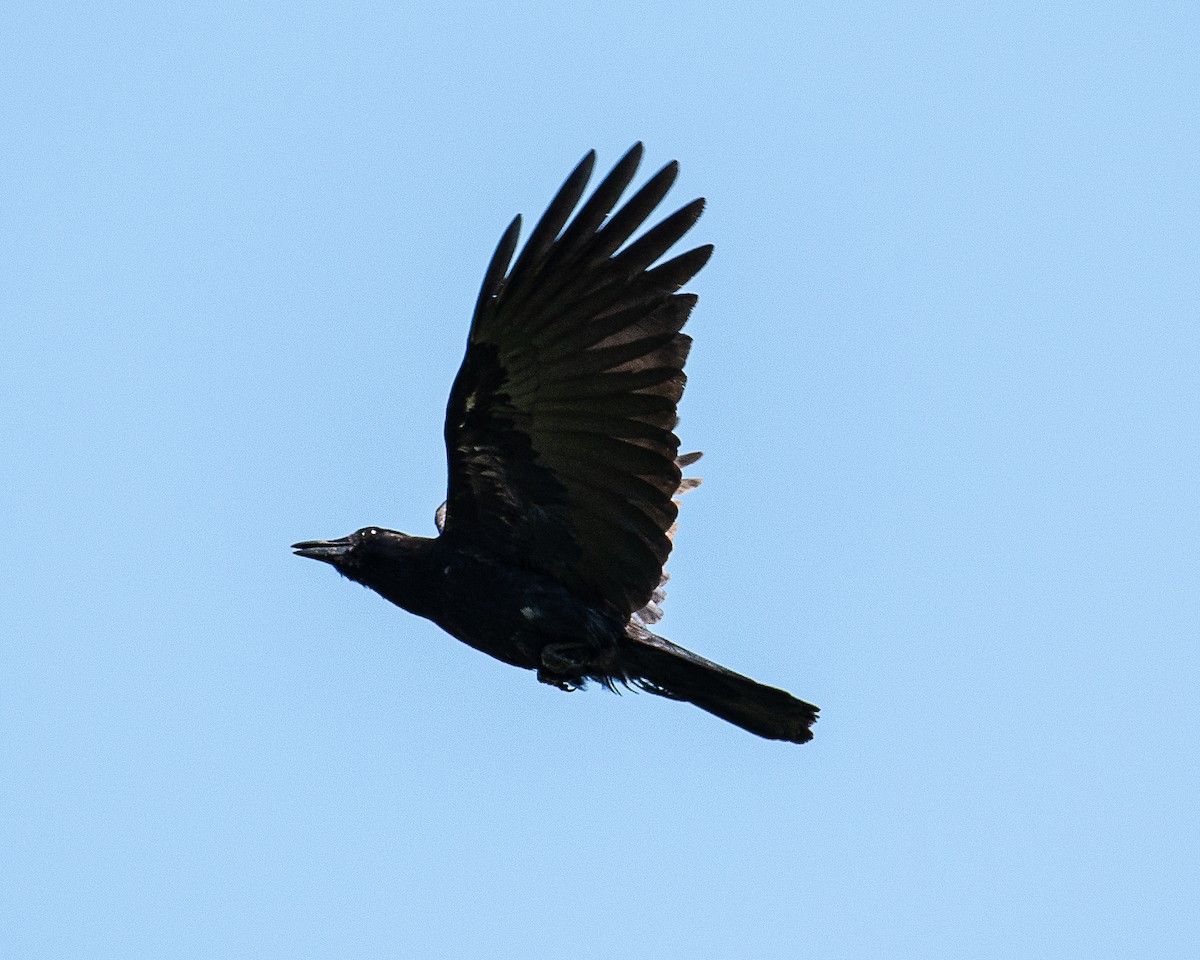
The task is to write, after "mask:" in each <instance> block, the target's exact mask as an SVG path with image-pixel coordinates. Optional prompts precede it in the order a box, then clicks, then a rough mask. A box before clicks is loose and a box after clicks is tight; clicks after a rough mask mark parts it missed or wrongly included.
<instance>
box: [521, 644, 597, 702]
mask: <svg viewBox="0 0 1200 960" xmlns="http://www.w3.org/2000/svg"><path fill="white" fill-rule="evenodd" d="M615 653H616V650H615V649H614V648H611V647H606V646H602V645H600V644H597V643H592V642H588V641H584V642H582V643H580V642H574V643H548V644H546V646H544V647H542V653H541V661H542V666H541V667H540V668H539V670H538V679H539V680H540V681H541V682H542V683H548V684H550V685H551V686H555V687H558V689H560V690H568V691H570V690H578V689H579V688H580V687H582V686H583V683H584V678H585V677H588V676H592V677H601V678H603V677H606V676H607V675H608V674H609V672H610V667H611V666H612V663H613V659H614V655H615Z"/></svg>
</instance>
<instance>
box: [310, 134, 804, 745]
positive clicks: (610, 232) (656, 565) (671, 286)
mask: <svg viewBox="0 0 1200 960" xmlns="http://www.w3.org/2000/svg"><path fill="white" fill-rule="evenodd" d="M641 156H642V145H641V144H640V143H639V144H635V145H634V147H633V149H631V150H630V151H629V152H628V153H627V154H626V155H625V156H624V157H623V158H622V159H621V161H620V162H619V163H618V164H617V165H616V167H614V168H613V170H612V172H611V173H610V174H609V175H608V176H607V177H605V178H604V180H603V181H602V182H601V183H600V185H599V186H598V187H597V188H596V190H595V192H594V193H593V194H592V195H591V197H590V198H589V199H588V200H587V202H586V203H584V204H583V206H582V207H581V208H580V209H579V211H578V212H577V213H575V216H574V218H572V216H571V214H572V212H573V211H574V210H575V208H576V206H577V205H578V204H579V201H580V200H581V198H582V197H583V193H584V189H585V187H586V186H587V183H588V180H589V179H590V177H591V173H592V167H593V165H594V164H595V152H594V151H593V152H590V153H588V155H587V156H586V157H584V158H583V160H582V161H581V162H580V164H579V165H578V166H577V167H576V168H575V170H574V171H573V172H572V173H571V175H570V176H569V177H568V178H567V180H566V182H565V183H564V184H563V186H562V188H561V189H560V190H559V191H558V194H557V195H556V196H555V197H554V199H553V200H552V201H551V203H550V206H549V208H548V209H547V210H546V213H545V214H544V215H543V216H542V219H541V221H540V222H539V223H538V225H537V226H536V227H535V228H534V230H533V233H532V234H531V235H530V237H529V239H528V240H527V241H526V242H525V247H524V249H523V250H522V251H521V253H520V255H519V256H518V257H517V259H516V262H515V263H512V257H513V253H514V252H515V250H516V247H517V236H518V234H519V232H520V227H521V218H520V217H519V216H518V217H517V218H516V219H514V220H513V222H512V224H511V225H510V226H509V228H508V230H507V231H505V233H504V236H503V238H502V239H501V240H500V244H499V246H498V247H497V249H496V252H495V254H494V255H493V257H492V261H491V263H490V264H489V266H488V268H487V273H486V274H485V276H484V280H483V288H482V289H481V290H480V292H479V300H478V302H477V303H476V306H475V316H474V319H473V321H472V323H471V330H470V334H469V336H468V339H467V350H466V356H465V357H464V358H463V362H462V367H461V368H460V369H459V371H458V376H457V377H456V378H455V381H454V386H453V388H452V389H451V391H450V400H449V403H448V404H447V407H446V428H445V434H446V458H447V465H448V472H449V483H448V492H447V496H446V502H445V504H443V505H442V507H441V508H440V509H439V510H438V512H437V526H438V530H439V532H440V536H438V537H436V538H433V539H429V538H426V537H411V536H409V535H408V534H405V533H398V532H396V531H394V530H386V529H384V528H382V527H365V528H363V529H362V530H359V531H358V532H357V533H352V534H351V535H350V536H348V537H343V538H342V539H340V540H307V541H304V542H302V543H297V544H294V545H293V548H294V550H295V551H296V553H297V554H298V555H300V556H302V557H311V558H312V559H314V560H322V561H324V562H326V563H328V564H331V565H332V566H333V567H335V568H336V569H337V570H338V572H340V573H341V574H342V575H343V576H346V577H349V578H350V579H351V580H356V581H358V582H359V583H361V584H363V585H364V586H367V587H370V588H371V589H372V590H374V591H376V592H377V593H379V594H381V595H382V596H384V597H385V598H387V599H388V600H390V601H391V602H392V603H394V604H396V605H397V606H400V607H403V608H404V609H405V610H408V611H411V612H412V613H415V614H417V615H418V616H421V617H426V618H428V619H430V620H432V621H433V622H434V623H436V624H437V625H438V626H440V627H441V628H442V629H443V630H445V631H447V632H448V633H450V634H451V635H452V636H455V637H457V638H458V639H459V640H461V641H463V642H464V643H467V644H469V645H470V646H472V647H474V648H475V649H477V650H481V651H483V652H484V653H487V654H490V655H491V656H493V657H495V658H496V659H498V660H503V661H504V662H505V663H511V664H513V665H514V666H518V667H524V668H526V669H529V670H536V671H537V676H538V679H539V680H541V681H542V682H543V683H548V684H552V685H553V686H556V687H558V688H560V689H562V690H575V689H577V688H579V687H582V686H583V685H584V684H585V683H586V682H587V681H588V680H595V681H598V682H599V683H601V684H603V685H604V686H606V687H608V688H610V689H615V687H616V685H617V684H622V685H626V686H633V687H636V688H639V689H642V690H646V691H649V692H650V693H654V694H658V695H659V696H663V697H669V698H670V699H673V700H686V701H688V702H690V703H694V704H695V705H696V706H698V707H700V708H701V709H702V710H707V711H708V712H709V713H712V714H715V715H716V716H718V717H721V718H722V719H724V720H728V721H729V722H730V723H733V724H736V725H737V726H739V727H742V728H743V729H745V730H749V731H750V732H751V733H755V734H758V735H759V736H760V737H767V738H770V739H775V740H790V741H792V742H794V743H804V742H805V741H807V740H809V739H811V738H812V733H811V732H810V730H809V727H810V726H811V725H812V724H813V722H814V721H815V720H816V718H817V708H816V707H814V706H812V705H811V704H808V703H805V702H804V701H802V700H798V699H796V698H795V697H793V696H792V695H791V694H789V693H786V692H784V691H783V690H778V689H776V688H774V687H768V686H764V685H762V684H759V683H756V682H755V681H753V680H750V679H748V678H747V677H743V676H741V675H740V674H737V673H734V672H733V671H732V670H727V669H726V668H725V667H722V666H720V665H718V664H716V663H712V662H710V661H708V660H705V659H704V658H703V657H699V656H697V655H696V654H694V653H692V652H690V651H688V650H685V649H683V648H682V647H677V646H676V645H675V644H673V643H671V642H669V641H667V640H664V639H663V638H662V637H658V636H655V635H654V634H653V633H651V632H650V630H649V629H648V628H649V626H650V625H652V624H654V623H655V622H657V621H658V619H659V618H660V617H661V616H662V614H661V611H660V610H659V607H658V604H659V602H660V601H661V600H662V598H663V596H664V591H663V584H664V583H665V582H666V580H667V574H666V573H665V572H664V570H663V565H664V563H665V562H666V560H667V555H668V554H669V553H670V552H671V539H672V536H673V534H674V532H675V517H676V514H677V512H678V506H677V503H676V501H675V497H676V496H677V495H679V494H681V493H683V492H684V491H686V490H688V489H690V488H691V487H694V486H695V485H696V484H698V483H699V481H698V480H695V479H684V478H683V476H682V468H683V467H686V466H688V465H689V464H691V463H693V462H694V461H695V460H697V459H698V458H699V456H700V454H698V453H693V454H686V455H683V456H680V455H679V438H678V437H676V436H675V433H674V429H675V425H676V423H677V421H678V417H677V415H676V405H677V404H678V402H679V398H680V397H681V396H682V394H683V387H684V383H685V381H686V377H685V376H684V373H683V365H684V361H685V360H686V359H687V355H688V349H689V348H690V346H691V342H692V341H691V338H690V337H688V336H687V335H686V334H684V333H681V332H680V331H681V330H682V328H683V325H684V322H685V321H686V320H687V318H688V314H690V313H691V311H692V307H694V306H695V304H696V297H695V295H693V294H688V293H678V292H677V291H678V290H679V289H680V288H681V287H682V286H683V285H684V284H686V283H687V282H688V281H689V280H690V279H691V278H692V277H693V276H694V275H695V274H696V273H697V272H698V271H699V270H700V268H701V267H703V266H704V264H705V263H706V262H707V260H708V258H709V255H710V254H711V253H712V247H711V246H708V245H706V246H702V247H697V248H696V249H694V250H689V251H688V252H686V253H683V254H680V255H678V256H676V257H674V258H672V259H670V260H667V261H665V262H663V263H660V264H658V265H657V266H654V264H655V263H656V262H657V261H658V260H659V259H660V258H661V257H662V256H663V255H664V254H666V253H667V251H668V250H670V249H671V247H673V246H674V245H675V244H676V243H677V242H678V241H679V240H680V239H681V238H682V237H683V235H684V234H686V233H687V232H688V230H689V229H691V227H692V225H693V224H695V222H696V220H697V219H698V218H699V216H700V213H701V211H702V210H703V208H704V201H703V200H694V201H692V202H691V203H689V204H687V205H686V206H685V207H683V208H682V209H680V210H678V211H676V212H675V213H673V214H671V216H669V217H667V218H666V219H664V220H663V221H662V222H661V223H659V224H657V225H656V226H654V227H652V228H651V229H649V230H647V231H645V233H643V234H642V235H641V236H640V237H639V238H638V239H637V240H634V241H633V242H632V243H627V241H629V239H630V237H631V236H632V235H633V233H634V232H635V231H637V230H638V229H639V228H640V227H641V226H642V224H643V223H645V221H646V220H647V218H648V217H649V216H650V215H651V213H653V211H654V209H655V208H656V207H657V206H658V205H659V203H660V202H661V201H662V199H663V197H664V196H665V194H666V193H667V190H668V189H669V188H670V186H671V184H672V183H673V182H674V180H675V177H676V175H677V173H678V169H679V167H678V164H676V163H674V162H672V163H669V164H667V166H666V167H664V168H663V169H662V170H660V171H659V172H658V173H657V174H655V175H654V176H653V177H651V178H650V180H649V181H648V182H647V183H646V184H645V185H644V186H643V187H642V188H641V189H640V190H638V191H637V192H636V193H635V194H634V195H633V196H632V197H631V198H630V199H629V200H628V201H627V202H626V203H625V204H624V205H623V206H622V207H620V208H619V209H617V210H616V212H615V213H614V212H613V210H614V208H615V207H616V205H617V202H618V200H619V199H620V197H621V195H622V194H623V193H624V192H625V189H626V188H627V187H628V186H629V184H630V182H631V181H632V180H633V177H634V174H635V172H636V171H637V167H638V164H639V162H640V160H641ZM510 263H511V267H510Z"/></svg>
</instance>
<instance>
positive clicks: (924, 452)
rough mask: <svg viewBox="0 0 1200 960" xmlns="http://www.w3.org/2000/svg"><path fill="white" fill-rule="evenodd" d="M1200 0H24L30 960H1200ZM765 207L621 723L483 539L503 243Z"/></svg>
mask: <svg viewBox="0 0 1200 960" xmlns="http://www.w3.org/2000/svg"><path fill="white" fill-rule="evenodd" d="M1198 43H1200V8H1197V7H1196V5H1194V4H1186V3H1169V4H1168V3H1163V4H1157V3H1148V4H1146V3H1142V4H1120V5H1107V4H1103V3H1101V4H1096V3H1079V4H1066V3H1049V4H1047V3H1036V4H1011V3H1009V4H994V5H984V4H961V5H955V4H941V3H928V4H884V3H881V4H863V3H850V4H846V3H782V2H781V3H756V2H750V3H746V4H740V5H737V6H736V7H734V6H730V5H728V4H718V3H703V2H702V3H697V4H691V5H685V4H671V5H667V4H654V3H644V2H638V3H632V2H625V0H615V2H614V0H608V2H604V3H597V2H591V0H587V2H583V3H577V4H568V5H563V4H559V3H546V2H537V0H524V2H521V3H507V4H480V3H462V4H453V5H449V6H439V5H437V4H422V5H417V4H410V3H394V2H387V3H382V2H380V3H369V2H368V3H342V4H337V5H327V6H322V5H317V4H263V3H251V4H245V3H207V2H199V3H194V4H188V5H186V6H184V5H174V4H165V5H164V4H162V3H101V4H71V3H66V4H60V3H52V2H51V3H37V4H34V3H26V4H18V5H17V6H16V7H15V8H11V7H10V8H9V9H8V11H7V13H6V14H5V17H4V26H3V29H2V30H0V91H2V95H0V139H2V141H3V144H2V147H0V392H2V395H3V402H2V405H0V444H2V447H3V459H2V461H0V462H2V464H3V468H2V473H0V503H2V506H3V518H4V519H3V522H4V535H3V541H4V547H3V549H2V550H0V615H2V622H0V643H2V644H3V655H2V661H0V771H2V772H0V862H2V864H3V865H2V867H0V956H3V957H6V958H10V957H11V958H14V960H16V958H63V957H79V958H89V960H91V958H97V960H99V958H122V960H128V958H143V957H145V958H163V960H168V958H204V960H210V958H226V957H228V958H242V957H246V958H251V957H253V958H260V957H268V958H275V957H279V958H343V957H364V958H373V957H402V958H403V957H414V958H425V957H428V958H460V957H461V958H478V957H500V958H507V957H513V958H531V960H538V958H563V957H571V958H611V957H622V958H624V957H629V958H656V960H674V958H689V960H695V958H731V957H753V958H756V960H775V958H779V960H790V958H798V957H813V958H822V960H838V958H848V960H849V958H854V960H861V958H874V957H879V958H889V960H896V958H930V957H955V958H1005V960H1014V958H1037V960H1046V958H1050V960H1069V958H1080V960H1084V958H1086V960H1098V958H1129V957H1153V958H1155V960H1172V958H1181V960H1182V958H1187V960H1194V958H1195V957H1197V956H1200V921H1198V919H1197V917H1198V916H1200V910H1198V909H1197V903H1198V902H1200V883H1198V880H1197V869H1198V867H1197V863H1198V862H1200V827H1198V817H1197V796H1198V795H1200V791H1198V775H1197V766H1198V758H1197V749H1196V739H1197V721H1196V704H1197V689H1198V687H1200V654H1198V640H1200V589H1198V579H1197V566H1198V564H1197V545H1198V543H1200V508H1198V506H1197V499H1198V497H1197V494H1198V493H1200V484H1198V482H1197V481H1198V466H1200V461H1198V457H1197V449H1198V446H1197V441H1198V439H1200V437H1198V433H1200V431H1198V429H1197V424H1196V415H1197V409H1198V401H1200V388H1198V377H1197V367H1198V363H1200V334H1198V323H1197V319H1198V309H1197V304H1198V302H1200V226H1198V225H1200V187H1198V183H1200V180H1198V177H1197V154H1198V147H1200V133H1198V131H1200V123H1198V121H1200V108H1198V106H1197V105H1198V104H1200V69H1198V66H1197V52H1196V51H1197V45H1198ZM638 139H641V140H644V141H645V142H646V144H647V164H646V173H647V174H648V173H649V172H651V171H652V170H653V169H656V168H657V167H658V166H660V165H661V164H663V163H665V162H667V161H668V160H670V159H673V158H677V159H679V160H680V162H681V164H682V170H683V172H682V176H681V179H680V183H679V185H678V186H677V188H676V190H675V191H674V192H673V193H672V195H671V198H670V204H669V205H668V207H666V208H664V209H673V208H674V207H675V206H679V205H682V204H683V203H684V202H686V201H687V200H689V199H691V198H692V197H694V196H699V195H703V196H706V197H708V198H709V209H708V212H707V213H706V215H705V217H704V218H703V219H702V221H701V223H700V225H699V227H698V228H697V230H696V231H695V232H694V234H693V236H694V237H695V238H696V240H697V242H712V243H714V244H715V245H716V255H715V257H714V259H713V261H712V263H711V264H710V266H709V267H708V268H707V269H706V270H705V271H704V272H703V273H702V274H701V275H700V277H699V278H698V279H697V281H696V282H695V284H694V286H693V289H695V290H696V291H697V292H698V293H700V295H701V300H700V306H699V308H698V309H697V311H696V312H695V314H694V315H693V320H692V322H691V324H690V327H689V329H690V332H691V333H692V334H693V335H694V336H695V339H696V343H695V348H694V351H693V353H692V359H691V362H690V365H689V372H690V374H691V385H690V387H689V389H688V394H687V396H686V397H685V400H684V403H683V406H682V415H683V420H682V423H681V428H680V432H681V435H682V437H683V442H684V445H685V447H686V448H688V449H693V448H694V449H703V450H704V451H706V457H705V459H704V461H703V462H702V465H701V466H702V468H703V469H702V470H700V473H701V474H702V475H703V476H704V478H705V485H704V486H703V487H702V488H701V489H700V490H699V491H698V492H696V493H695V494H692V495H690V496H689V497H688V500H687V502H686V504H685V508H684V511H683V518H682V520H683V528H682V531H681V534H680V538H679V548H678V550H677V552H676V554H675V555H674V556H673V558H672V561H671V571H672V573H673V575H674V579H673V580H672V589H671V595H670V598H669V602H668V605H667V618H666V620H665V621H664V623H663V624H662V628H663V629H662V632H663V633H664V634H665V635H666V636H668V637H671V638H672V639H674V640H676V641H678V642H680V643H683V644H685V645H687V646H689V647H693V648H694V649H696V650H698V651H699V652H701V653H703V654H705V655H707V656H710V657H713V658H715V659H718V660H720V661H722V662H725V663H727V664H729V665H730V666H732V667H734V668H736V669H739V670H742V671H744V672H747V673H749V674H750V675H752V676H755V677H758V678H760V679H763V680H766V681H768V682H772V683H775V684H778V685H781V686H784V687H786V688H788V689H790V690H792V691H793V692H794V693H796V694H798V695H800V696H802V697H804V698H806V699H810V700H812V701H814V702H816V703H818V704H820V705H821V706H822V708H823V714H822V719H821V722H820V723H819V724H818V726H817V729H816V739H815V741H814V742H813V743H811V744H809V745H807V746H805V747H796V746H791V745H786V744H780V743H770V742H765V741H761V740H758V739H756V738H754V737H752V736H750V735H748V734H746V733H743V732H742V731H740V730H738V729H735V728H734V727H731V726H728V725H726V724H724V723H722V722H720V721H718V720H715V719H713V718H711V717H709V716H707V715H706V714H704V713H702V712H700V711H698V710H695V709H693V708H690V707H688V706H685V705H680V704H673V703H669V702H666V701H663V700H659V699H657V698H654V697H650V696H644V695H633V694H629V695H625V696H621V697H615V696H611V695H609V694H607V693H605V692H603V691H598V690H591V691H588V692H587V693H584V694H575V695H571V696H567V695H564V694H561V693H559V692H557V691H555V690H552V689H550V688H549V687H546V686H543V685H539V684H538V683H537V682H536V681H535V679H534V677H533V676H532V675H531V674H527V673H522V672H519V671H516V670H513V669H512V668H509V667H506V666H504V665H502V664H500V663H497V662H494V661H492V660H489V659H488V658H486V657H484V656H482V655H480V654H477V653H475V652H474V651H472V650H470V649H468V648H466V647H465V646H462V645H461V644H459V643H457V642H455V641H454V640H452V639H450V638H449V637H447V636H446V635H444V634H442V633H440V632H439V631H438V630H437V629H436V628H434V627H433V626H431V625H430V624H428V623H425V622H424V621H421V620H418V619H416V618H414V617H412V616H409V615H407V614H405V613H403V612H402V611H400V610H398V609H396V608H394V607H391V606H390V605H388V604H387V603H386V602H384V601H383V600H381V599H379V598H378V597H376V596H375V595H373V594H370V593H368V592H366V591H364V590H362V589H360V588H358V587H357V586H355V585H353V584H351V583H349V582H348V581H344V580H341V579H339V578H338V577H337V576H335V575H334V573H333V572H332V571H331V570H329V569H328V568H326V567H323V566H321V565H318V564H316V563H313V562H311V561H307V560H301V559H297V558H294V557H293V556H292V555H291V553H290V552H289V550H288V544H290V543H292V542H293V541H295V540H298V539H305V538H311V537H323V536H338V535H342V534H345V533H348V532H350V531H351V530H353V529H355V528H357V527H359V526H362V525H365V524H367V523H377V524H381V525H387V526H392V527H396V528H399V529H404V530H408V531H410V532H415V533H423V534H428V533H431V532H432V529H433V520H432V518H433V511H434V508H435V507H436V506H437V505H438V503H440V502H441V500H442V498H443V491H444V483H445V476H444V461H443V450H442V447H441V427H442V413H443V408H444V403H445V398H446V394H447V392H448V390H449V386H450V382H451V379H452V377H453V375H454V372H455V370H456V368H457V364H458V362H459V359H460V357H461V352H462V348H463V344H464V341H465V337H466V331H467V324H468V321H469V316H470V309H471V306H472V303H473V300H474V296H475V293H476V291H477V289H478V284H479V281H480V279H481V276H482V271H483V268H484V266H485V264H486V261H487V258H488V256H489V255H490V253H491V251H492V248H493V246H494V244H495V242H496V240H497V239H498V237H499V235H500V232H501V230H502V229H503V227H504V226H505V224H506V223H507V221H508V220H509V218H510V217H511V216H512V215H513V214H514V213H517V212H523V213H524V214H526V215H527V216H531V215H532V216H536V215H537V214H539V213H540V212H541V210H542V209H543V207H544V205H545V203H546V201H547V200H548V199H549V197H550V196H551V194H552V193H553V191H554V190H555V189H556V188H557V187H558V185H559V183H560V182H561V180H562V178H563V177H564V176H565V175H566V173H567V172H568V171H569V169H570V168H571V167H572V165H573V164H574V163H575V162H576V161H577V160H578V159H579V157H580V156H582V154H583V153H584V152H585V151H586V150H587V149H588V148H590V147H596V148H597V149H598V150H599V153H600V166H601V167H602V168H603V169H605V170H607V169H608V167H609V166H611V164H612V163H613V162H615V161H616V159H617V158H618V156H619V155H620V154H621V153H622V152H623V151H624V150H625V149H626V148H627V147H628V146H629V145H630V144H631V143H632V142H633V141H635V140H638Z"/></svg>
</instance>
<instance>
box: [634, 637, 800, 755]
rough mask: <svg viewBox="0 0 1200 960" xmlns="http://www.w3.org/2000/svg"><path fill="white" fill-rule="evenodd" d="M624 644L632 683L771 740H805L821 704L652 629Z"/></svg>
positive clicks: (797, 741) (796, 741) (793, 741)
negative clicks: (746, 674) (763, 681)
mask: <svg viewBox="0 0 1200 960" xmlns="http://www.w3.org/2000/svg"><path fill="white" fill-rule="evenodd" d="M631 634H632V635H630V636H629V637H628V638H627V642H626V643H625V644H624V645H623V647H622V651H621V653H622V664H623V666H624V667H625V670H626V675H627V677H628V682H629V683H630V684H632V685H633V686H636V687H639V688H641V689H643V690H646V691H649V692H650V693H654V694H657V695H658V696H660V697H667V698H669V699H671V700H686V701H687V702H688V703H692V704H695V705H696V706H697V707H699V708H700V709H701V710H707V711H708V712H709V713H711V714H713V715H714V716H717V717H720V718H721V719H722V720H727V721H728V722H729V723H732V724H734V725H735V726H738V727H741V728H742V729H743V730H748V731H750V733H753V734H757V735H758V736H760V737H765V738H767V739H768V740H788V741H790V742H792V743H807V742H808V741H809V740H811V739H812V731H811V730H810V729H809V727H811V726H812V725H813V724H814V723H816V720H817V710H818V708H817V707H814V706H813V705H812V704H811V703H805V702H804V701H803V700H798V699H797V698H795V697H793V696H792V695H791V694H790V693H787V692H786V691H784V690H780V689H778V688H776V687H768V686H765V685H764V684H761V683H756V682H755V681H754V680H751V679H750V678H749V677H743V676H742V675H741V674H740V673H734V672H733V671H732V670H728V669H726V668H725V667H722V666H721V665H720V664H717V663H713V662H712V661H711V660H705V659H704V658H703V657H701V656H697V655H696V654H694V653H692V652H691V651H690V650H685V649H684V648H683V647H678V646H676V645H675V644H673V643H671V642H670V641H669V640H664V639H663V638H662V637H658V636H655V635H654V634H652V633H650V632H649V631H648V630H637V631H636V632H632V631H631Z"/></svg>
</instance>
